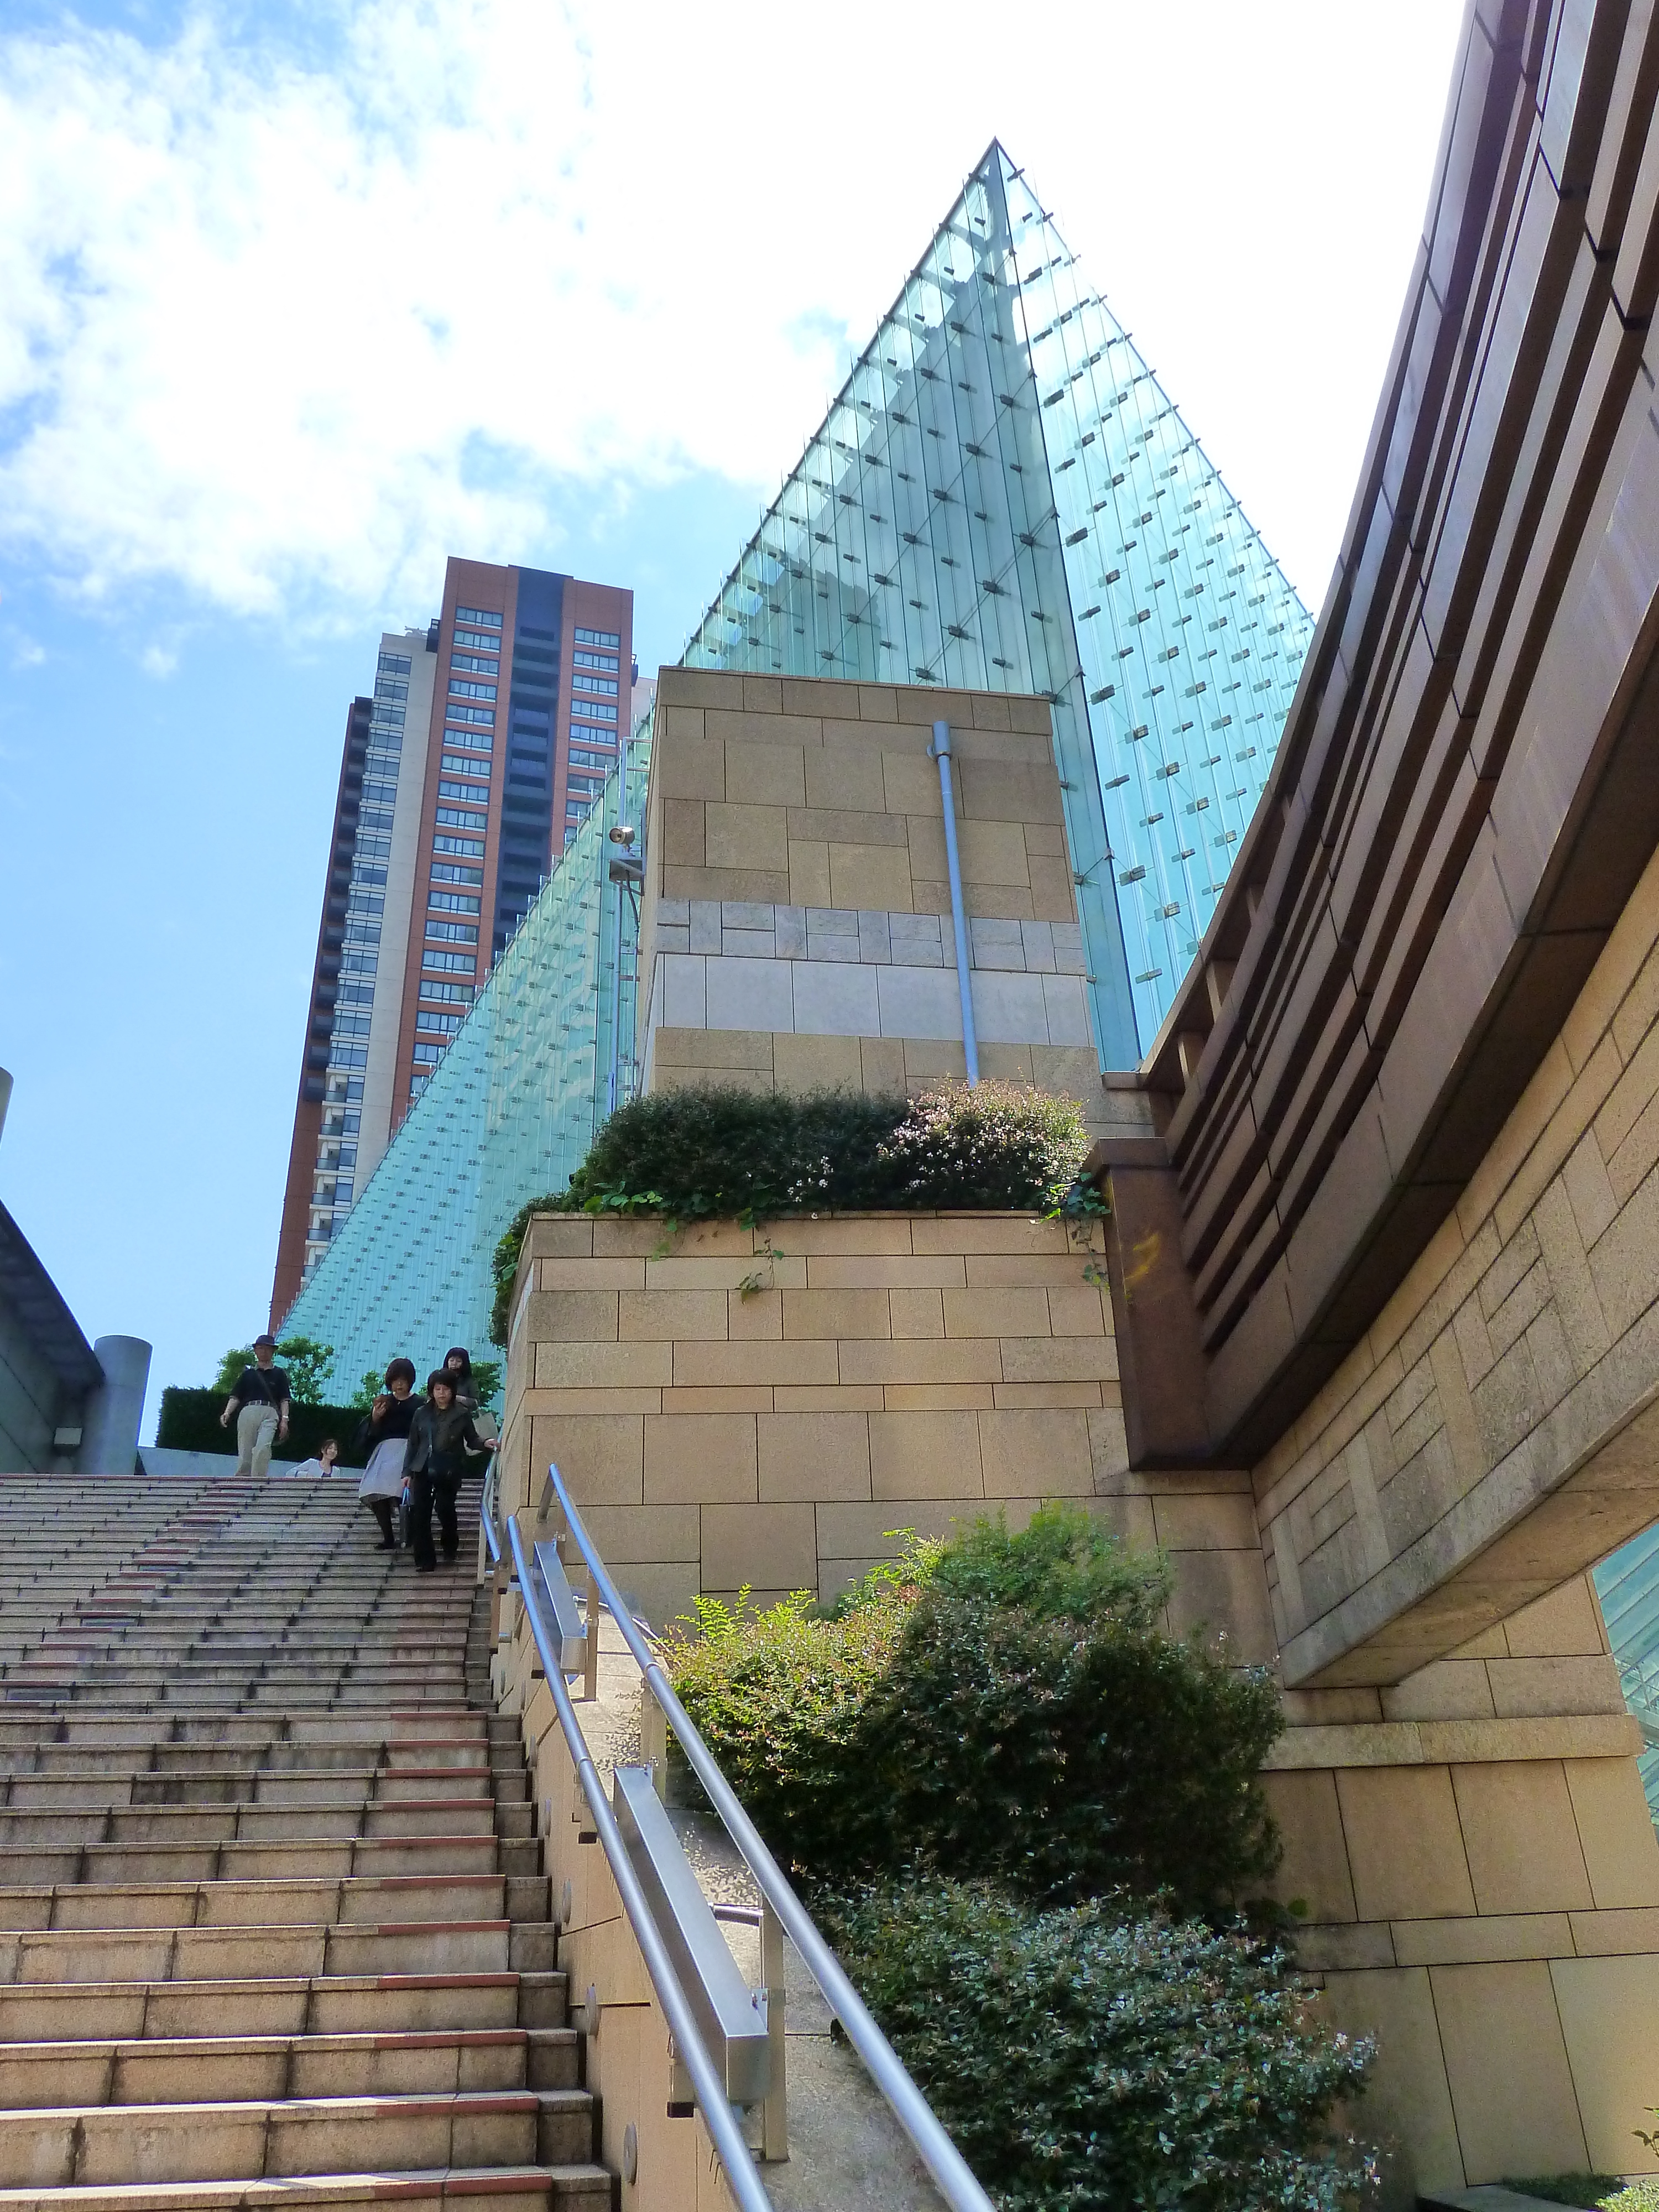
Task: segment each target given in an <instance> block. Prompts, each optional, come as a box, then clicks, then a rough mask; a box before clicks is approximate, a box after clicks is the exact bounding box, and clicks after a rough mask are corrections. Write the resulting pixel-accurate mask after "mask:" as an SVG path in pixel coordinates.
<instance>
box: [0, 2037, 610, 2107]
mask: <svg viewBox="0 0 1659 2212" xmlns="http://www.w3.org/2000/svg"><path fill="white" fill-rule="evenodd" d="M579 2063H580V2055H579V2052H578V2051H577V2037H576V2033H575V2031H574V2029H571V2028H564V2029H556V2028H546V2029H535V2030H532V2029H529V2028H523V2027H487V2028H460V2029H438V2030H435V2031H432V2030H428V2031H422V2030H418V2029H414V2030H411V2029H403V2030H399V2031H398V2032H396V2033H391V2034H384V2033H383V2034H344V2035H341V2034H304V2035H230V2036H191V2037H173V2036H149V2037H144V2038H141V2039H137V2040H133V2039H125V2040H118V2041H101V2040H87V2041H76V2042H67V2043H33V2044H22V2045H0V2111H24V2110H28V2109H33V2108H37V2107H42V2106H54V2107H56V2106H69V2105H76V2106H90V2105H167V2104H181V2103H185V2102H188V2103H191V2104H206V2103H212V2104H222V2103H237V2102H244V2101H246V2100H248V2099H251V2098H252V2099H268V2100H269V2099H282V2098H290V2097H303V2098H318V2097H330V2098H331V2097H408V2096H436V2095H447V2094H450V2093H476V2092H481V2091H486V2090H493V2089H513V2090H522V2089H535V2090H542V2089H574V2088H576V2087H579V2086H580V2084H579V2082H578V2080H577V2074H578V2071H579Z"/></svg>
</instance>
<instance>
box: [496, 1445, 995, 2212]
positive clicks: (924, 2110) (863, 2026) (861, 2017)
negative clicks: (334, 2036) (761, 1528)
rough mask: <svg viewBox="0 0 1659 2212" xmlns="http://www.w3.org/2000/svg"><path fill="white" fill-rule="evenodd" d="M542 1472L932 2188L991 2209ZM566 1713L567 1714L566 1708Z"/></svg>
mask: <svg viewBox="0 0 1659 2212" xmlns="http://www.w3.org/2000/svg"><path fill="white" fill-rule="evenodd" d="M547 1472H548V1477H549V1480H550V1481H551V1483H552V1485H553V1488H554V1491H555V1492H556V1495H557V1498H558V1501H559V1504H560V1505H561V1507H562V1510H563V1512H564V1517H565V1522H566V1524H567V1526H568V1528H569V1531H570V1534H571V1535H572V1536H573V1537H574V1540H575V1542H576V1545H577V1547H578V1548H579V1549H580V1553H581V1555H582V1557H583V1559H585V1560H586V1563H587V1570H588V1573H589V1575H590V1576H591V1577H592V1580H591V1582H590V1584H589V1588H590V1589H592V1591H594V1592H596V1593H597V1595H598V1596H599V1599H600V1600H601V1601H603V1602H604V1604H605V1606H606V1607H608V1608H609V1610H610V1613H611V1618H612V1620H615V1622H616V1624H617V1627H618V1628H619V1629H620V1630H621V1631H622V1633H623V1641H624V1642H625V1643H626V1644H627V1645H628V1648H629V1650H630V1651H631V1652H632V1653H633V1655H634V1657H635V1660H636V1661H637V1662H638V1664H639V1668H640V1671H641V1674H643V1676H644V1678H645V1686H646V1688H647V1691H648V1692H649V1693H650V1694H651V1696H653V1698H655V1699H656V1701H657V1704H658V1705H659V1708H660V1710H661V1711H662V1712H663V1713H664V1715H665V1717H666V1718H667V1721H668V1723H669V1725H670V1726H671V1728H672V1729H673V1731H674V1734H675V1735H676V1736H677V1737H678V1739H679V1744H680V1748H681V1749H682V1750H683V1751H684V1753H685V1756H686V1760H687V1763H688V1764H689V1765H690V1768H691V1771H692V1772H693V1773H694V1774H695V1775H696V1778H697V1779H698V1781H699V1782H700V1783H701V1784H702V1786H703V1789H704V1790H705V1791H706V1792H707V1794H708V1799H709V1802H710V1803H711V1804H712V1805H713V1806H714V1810H715V1811H716V1812H717V1813H718V1814H719V1815H720V1819H721V1820H722V1821H723V1822H724V1824H725V1826H726V1833H727V1834H728V1835H729V1836H730V1837H731V1838H732V1842H733V1843H734V1844H736V1845H737V1847H738V1851H739V1852H740V1853H741V1855H742V1857H743V1858H744V1861H745V1862H746V1863H747V1865H748V1868H749V1871H750V1873H751V1874H752V1875H754V1877H755V1880H756V1881H757V1884H758V1885H759V1887H760V1892H761V1894H762V1896H763V1897H764V1898H765V1899H766V1901H767V1903H768V1904H769V1905H770V1906H771V1907H772V1910H773V1911H775V1913H776V1914H777V1916H778V1918H779V1920H780V1921H781V1923H783V1926H784V1929H786V1931H787V1934H788V1936H789V1937H790V1939H791V1940H792V1942H793V1944H794V1946H795V1948H796V1949H797V1951H799V1954H800V1955H801V1958H802V1959H803V1960H805V1965H806V1969H807V1972H809V1973H810V1974H811V1977H812V1978H813V1980H814V1981H815V1982H816V1983H817V1985H818V1987H819V1989H820V1990H822V1991H823V1995H824V1997H825V1998H826V1999H827V2001H828V2002H829V2007H830V2008H831V2010H832V2011H833V2012H834V2013H835V2015H836V2017H837V2019H839V2021H841V2024H842V2027H843V2028H844V2029H845V2030H846V2033H847V2039H848V2042H849V2043H851V2045H853V2048H854V2050H855V2051H857V2052H858V2054H859V2057H860V2058H861V2059H862V2060H863V2061H864V2063H865V2065H866V2068H867V2069H868V2070H869V2073H870V2076H871V2079H872V2081H874V2082H875V2085H876V2087H878V2089H879V2090H880V2091H881V2093H882V2095H883V2096H884V2098H885V2099H886V2100H887V2102H888V2104H889V2105H890V2106H891V2107H892V2111H893V2115H894V2117H895V2118H896V2120H897V2121H898V2124H899V2125H900V2127H902V2129H903V2130H904V2132H905V2134H906V2136H908V2138H909V2141H910V2142H911V2144H912V2146H913V2148H915V2152H916V2154H917V2156H918V2157H919V2158H920V2159H921V2162H922V2164H923V2165H924V2166H926V2167H927V2171H928V2172H929V2173H930V2174H932V2176H933V2180H934V2182H935V2184H936V2185H938V2188H939V2192H940V2194H941V2195H942V2196H943V2197H944V2198H945V2203H947V2204H948V2205H949V2206H950V2207H951V2212H993V2207H992V2203H991V2200H990V2198H989V2197H987V2195H986V2193H985V2191H984V2190H983V2189H981V2186H980V2185H979V2183H978V2182H977V2181H976V2180H975V2179H974V2176H973V2173H972V2171H971V2170H970V2168H969V2165H968V2162H967V2160H965V2159H964V2158H963V2155H962V2153H961V2152H960V2151H959V2150H958V2149H957V2147H956V2145H955V2143H953V2142H951V2138H950V2136H948V2135H947V2134H946V2132H945V2128H944V2125H943V2124H942V2123H941V2122H940V2120H939V2118H938V2117H937V2115H936V2114H935V2113H934V2111H933V2106H931V2105H930V2104H929V2103H928V2102H927V2099H926V2098H925V2097H924V2096H923V2095H922V2093H921V2090H920V2089H919V2088H918V2087H916V2085H915V2082H914V2081H912V2080H911V2078H910V2075H909V2074H908V2071H907V2069H906V2068H905V2065H904V2063H903V2061H902V2059H901V2058H900V2057H899V2055H898V2053H897V2052H896V2051H895V2050H894V2048H893V2046H892V2045H891V2044H890V2043H889V2041H888V2040H887V2038H886V2037H885V2036H884V2034H883V2033H882V2032H881V2030H880V2028H879V2027H877V2025H876V2022H875V2019H874V2016H873V2015H872V2013H871V2011H870V2008H869V2007H868V2006H867V2005H866V2003H865V2002H864V2000H863V1998H862V1997H861V1996H860V1995H859V1993H858V1991H857V1990H855V1989H854V1987H853V1984H852V1983H851V1982H850V1981H849V1980H848V1977H847V1972H846V1969H845V1968H844V1967H843V1966H842V1963H841V1961H840V1960H839V1959H837V1958H836V1954H835V1953H834V1952H833V1951H832V1950H831V1949H830V1948H829V1944H828V1943H827V1942H825V1941H824V1939H823V1936H821V1935H820V1934H819V1933H818V1930H817V1926H816V1925H815V1923H814V1922H813V1920H812V1917H811V1914H810V1913H809V1912H808V1911H807V1910H806V1908H805V1905H803V1904H802V1903H801V1901H800V1899H799V1898H798V1897H797V1896H796V1894H795V1893H794V1891H793V1889H792V1888H791V1887H790V1885H789V1882H788V1880H787V1877H786V1875H784V1872H783V1869H781V1867H780V1866H779V1864H778V1863H777V1861H776V1860H775V1858H774V1857H773V1856H772V1854H771V1852H770V1851H769V1850H768V1849H767V1847H766V1845H765V1844H764V1842H763V1840H762V1838H761V1835H760V1832H759V1830H758V1829H757V1827H756V1826H755V1824H754V1822H753V1821H752V1820H750V1817H749V1815H748V1814H747V1813H745V1812H744V1809H743V1807H742V1805H741V1804H740V1803H739V1802H738V1798H737V1796H736V1794H735V1793H734V1792H733V1790H732V1785H731V1784H730V1783H729V1782H727V1780H726V1777H725V1776H724V1775H723V1774H722V1773H721V1772H720V1767H719V1765H717V1763H716V1761H715V1759H714V1754H713V1753H711V1752H710V1750H709V1748H708V1745H707V1744H706V1743H704V1741H703V1740H702V1736H701V1735H698V1733H697V1730H696V1725H695V1724H694V1723H693V1722H692V1720H691V1717H690V1715H689V1714H688V1713H687V1711H686V1710H685V1708H684V1705H682V1704H681V1703H680V1701H679V1699H678V1697H677V1696H676V1695H675V1694H674V1690H673V1687H672V1685H671V1683H670V1682H669V1680H668V1678H667V1676H666V1675H665V1674H664V1673H663V1670H662V1668H661V1667H660V1666H659V1664H658V1662H657V1661H656V1659H655V1658H654V1657H653V1656H652V1653H651V1650H650V1649H649V1647H648V1646H647V1644H646V1641H645V1638H643V1637H642V1636H641V1633H640V1632H639V1629H638V1628H637V1627H636V1626H635V1622H634V1619H633V1615H632V1614H631V1613H630V1612H629V1608H628V1606H627V1604H626V1603H625V1602H624V1601H623V1595H622V1593H621V1591H620V1590H619V1589H617V1585H616V1583H614V1582H613V1581H612V1580H611V1571H610V1569H609V1568H608V1567H607V1566H606V1565H605V1561H604V1560H603V1559H601V1558H600V1557H599V1551H598V1549H597V1547H595V1545H594V1542H593V1540H592V1537H591V1536H590V1535H589V1534H588V1533H587V1530H586V1528H585V1527H584V1525H583V1522H582V1518H581V1516H580V1513H579V1512H578V1511H577V1510H576V1507H575V1504H574V1502H573V1500H572V1498H571V1496H570V1492H569V1490H568V1487H567V1486H566V1484H565V1480H564V1477H563V1476H562V1474H560V1473H559V1470H558V1468H556V1467H555V1466H550V1467H549V1468H548V1470H547ZM508 1529H509V1533H510V1534H511V1536H512V1539H513V1554H514V1556H515V1558H521V1556H522V1553H521V1543H520V1536H519V1532H518V1526H517V1523H516V1522H509V1523H508ZM523 1580H524V1571H523V1568H522V1565H520V1581H521V1582H522V1581H523ZM590 1632H592V1625H591V1624H590ZM596 1640H597V1638H596ZM548 1680H549V1682H550V1683H551V1681H552V1680H553V1670H551V1669H550V1670H549V1674H548ZM559 1689H560V1691H561V1692H563V1691H564V1684H563V1680H562V1678H561V1679H560V1682H559ZM565 1700H566V1703H567V1704H568V1692H565ZM562 1717H563V1714H562V1711H561V1718H562ZM571 1718H572V1722H573V1724H574V1711H573V1712H572V1716H571ZM567 1733H568V1731H567ZM630 1917H631V1916H630ZM641 1948H643V1947H641ZM665 2009H666V2008H665ZM677 2033H678V2031H677ZM711 2132H712V2130H711ZM722 2155H724V2154H722Z"/></svg>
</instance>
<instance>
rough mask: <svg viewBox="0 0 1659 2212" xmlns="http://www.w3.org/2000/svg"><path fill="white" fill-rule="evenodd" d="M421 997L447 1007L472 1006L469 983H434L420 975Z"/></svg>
mask: <svg viewBox="0 0 1659 2212" xmlns="http://www.w3.org/2000/svg"><path fill="white" fill-rule="evenodd" d="M422 964H423V965H424V964H425V963H422ZM421 996H422V998H423V999H436V1000H440V1001H441V1002H442V1003H444V1004H445V1005H447V1006H471V1004H472V986H471V984H470V983H434V982H430V981H428V979H427V977H426V976H424V975H422V978H421Z"/></svg>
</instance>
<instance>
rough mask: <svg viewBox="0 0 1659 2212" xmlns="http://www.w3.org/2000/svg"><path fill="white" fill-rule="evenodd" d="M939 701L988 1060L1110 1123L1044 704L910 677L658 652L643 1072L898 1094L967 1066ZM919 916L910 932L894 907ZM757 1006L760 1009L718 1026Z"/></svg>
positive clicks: (644, 921)
mask: <svg viewBox="0 0 1659 2212" xmlns="http://www.w3.org/2000/svg"><path fill="white" fill-rule="evenodd" d="M935 718H943V719H945V720H948V721H949V722H950V723H951V731H952V744H953V749H954V755H955V775H956V783H957V815H958V824H957V827H958V839H959V846H960V852H961V859H962V869H963V896H964V902H965V905H966V907H967V910H968V914H969V918H970V939H971V945H972V957H973V961H974V963H975V964H974V973H975V1006H976V1013H977V1015H978V1017H979V1023H980V1027H981V1030H982V1031H983V1032H984V1040H985V1041H984V1042H983V1046H982V1049H981V1070H982V1072H983V1073H986V1074H988V1075H996V1076H1000V1077H1002V1078H1005V1079H1008V1080H1011V1081H1018V1082H1024V1083H1030V1084H1034V1085H1036V1086H1037V1087H1038V1088H1040V1089H1044V1090H1051V1091H1065V1092H1066V1093H1067V1094H1069V1095H1070V1096H1072V1097H1077V1098H1079V1099H1080V1100H1081V1101H1082V1102H1083V1103H1084V1104H1085V1109H1087V1111H1088V1112H1089V1115H1090V1117H1091V1124H1092V1123H1095V1122H1098V1123H1099V1124H1100V1126H1101V1127H1102V1128H1105V1127H1108V1126H1110V1124H1111V1117H1110V1116H1109V1115H1106V1114H1105V1112H1104V1101H1103V1092H1102V1086H1101V1082H1100V1073H1099V1062H1098V1060H1097V1057H1096V1054H1095V1050H1094V1047H1093V1044H1092V1043H1091V1039H1090V1033H1089V1025H1088V1013H1087V1006H1086V1000H1085V994H1084V990H1083V979H1082V976H1081V974H1080V973H1079V969H1080V960H1079V957H1077V948H1076V945H1075V944H1074V941H1073V940H1074V939H1075V938H1076V929H1077V907H1076V902H1075V899H1074V896H1073V889H1072V878H1071V864H1070V861H1069V860H1068V858H1067V856H1066V836H1065V829H1064V826H1063V820H1062V814H1061V803H1060V779H1059V775H1058V772H1057V771H1056V769H1055V768H1054V760H1053V750H1052V743H1051V738H1050V731H1049V710H1048V704H1047V702H1044V701H1042V700H1038V699H1031V698H1018V697H1014V698H1011V697H1007V696H1003V695H1001V694H992V693H966V692H942V691H938V690H933V689H931V688H929V687H922V686H919V687H913V688H910V689H903V688H900V689H895V688H893V687H890V686H884V685H871V684H836V683H814V682H808V681H805V680H799V681H797V680H795V679H786V678H767V677H752V676H730V675H723V674H716V673H713V672H710V671H697V670H685V669H665V670H663V671H662V673H661V676H660V678H659V688H658V695H657V714H656V722H655V727H654V732H653V749H652V767H651V791H650V796H649V799H648V804H647V837H646V869H647V881H646V889H645V896H644V899H643V902H642V910H641V950H640V973H641V979H642V982H641V1003H642V1005H644V1006H645V1007H646V1009H647V1016H646V1034H645V1036H644V1038H643V1040H642V1042H641V1064H642V1066H643V1068H644V1071H645V1084H646V1087H647V1089H655V1090H660V1089H665V1088H670V1087H674V1086H684V1085H688V1084H692V1083H704V1082H717V1083H727V1084H732V1085H742V1086H744V1087H745V1088H750V1089H760V1090H768V1091H769V1090H772V1089H775V1088H780V1089H786V1090H790V1091H801V1090H809V1089H814V1088H818V1087H823V1086H839V1085H846V1086H848V1087H849V1088H855V1089H860V1090H864V1091H875V1090H894V1089H896V1090H910V1091H915V1090H917V1089H919V1088H921V1087H922V1086H923V1085H926V1084H927V1083H930V1082H933V1081H936V1080H937V1079H939V1078H940V1077H941V1076H945V1075H957V1076H959V1075H961V1074H962V1073H963V1054H962V1046H961V1012H960V1006H959V1004H958V1003H957V997H956V987H955V983H954V979H953V973H952V971H951V969H950V967H949V966H948V965H947V958H946V956H947V950H948V947H949V945H950V939H949V923H948V917H949V915H950V910H951V896H950V887H949V882H948V878H947V873H946V869H945V834H944V823H943V817H942V811H941V807H940V801H939V773H938V769H937V768H936V767H935V765H934V763H933V761H931V760H930V759H929V758H928V756H927V748H928V744H929V742H930V739H931V736H932V724H933V720H934V719H935ZM917 917H924V918H929V919H928V923H927V927H928V928H929V929H931V931H932V934H931V935H927V936H926V937H925V939H924V936H923V934H922V933H921V932H920V931H919V930H907V928H906V927H905V924H906V921H907V920H914V919H915V918H917ZM941 917H944V918H945V926H944V929H943V931H941V930H940V928H939V919H940V918H941ZM1022 925H1023V927H1022ZM1056 932H1058V935H1056ZM842 946H844V947H845V948H846V949H845V950H844V951H842V950H841V949H840V948H841V947H842ZM1057 946H1058V948H1059V949H1058V951H1057V950H1056V947H1057ZM949 957H950V958H951V959H953V958H954V954H953V952H952V953H950V955H949ZM750 1008H752V1012H750V1014H749V1016H748V1018H749V1019H750V1021H751V1022H752V1023H753V1024H754V1026H751V1027H744V1028H738V1027H735V1026H732V1024H733V1023H734V1022H736V1021H738V1020H739V1019H742V1018H744V1010H747V1009H750ZM1120 1118H1121V1117H1120Z"/></svg>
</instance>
